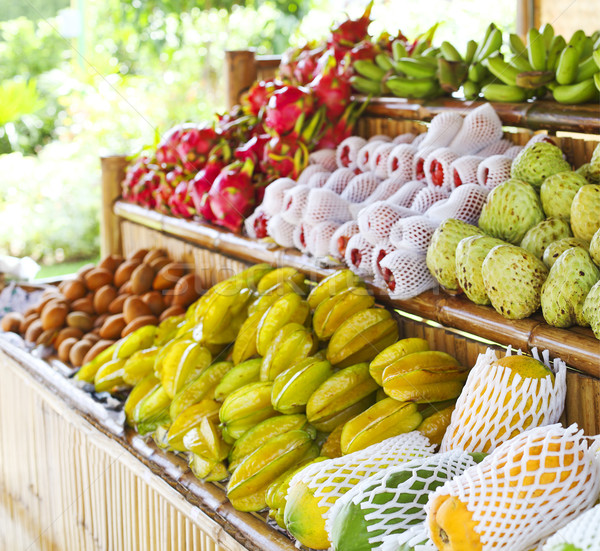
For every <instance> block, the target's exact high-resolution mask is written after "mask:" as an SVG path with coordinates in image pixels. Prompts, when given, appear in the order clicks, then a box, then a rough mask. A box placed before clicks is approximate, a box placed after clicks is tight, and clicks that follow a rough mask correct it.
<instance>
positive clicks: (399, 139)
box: [392, 132, 416, 145]
mask: <svg viewBox="0 0 600 551" xmlns="http://www.w3.org/2000/svg"><path fill="white" fill-rule="evenodd" d="M415 137H416V136H415V135H414V134H413V133H412V132H406V133H404V134H399V135H398V136H396V137H395V138H394V139H393V140H392V143H393V144H394V145H398V144H401V143H412V142H413V141H414V139H415Z"/></svg>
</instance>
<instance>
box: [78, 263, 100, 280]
mask: <svg viewBox="0 0 600 551" xmlns="http://www.w3.org/2000/svg"><path fill="white" fill-rule="evenodd" d="M95 267H96V265H95V264H86V265H85V266H82V267H81V268H79V270H77V273H76V274H75V275H76V276H77V277H78V278H79V279H82V280H84V279H85V276H86V274H88V273H89V272H91V271H92V270H93V269H94V268H95Z"/></svg>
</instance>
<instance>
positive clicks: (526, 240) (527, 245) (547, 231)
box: [520, 218, 573, 260]
mask: <svg viewBox="0 0 600 551" xmlns="http://www.w3.org/2000/svg"><path fill="white" fill-rule="evenodd" d="M565 237H573V234H572V233H571V228H570V227H569V224H568V223H567V222H565V221H564V220H562V219H560V218H547V219H546V220H542V221H541V222H540V223H539V224H536V225H535V226H533V228H531V229H530V230H529V231H528V232H527V233H526V234H525V237H523V239H522V241H521V244H520V247H521V248H522V249H525V250H526V251H529V252H530V253H531V254H533V255H535V256H537V257H538V258H539V259H540V260H541V259H542V257H543V256H544V251H545V250H546V247H548V245H550V244H551V243H554V242H555V241H558V240H559V239H563V238H565Z"/></svg>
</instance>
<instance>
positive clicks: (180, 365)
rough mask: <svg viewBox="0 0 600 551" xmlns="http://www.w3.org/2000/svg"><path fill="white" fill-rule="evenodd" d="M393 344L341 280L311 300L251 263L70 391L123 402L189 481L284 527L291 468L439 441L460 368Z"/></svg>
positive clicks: (132, 420)
mask: <svg viewBox="0 0 600 551" xmlns="http://www.w3.org/2000/svg"><path fill="white" fill-rule="evenodd" d="M398 338H399V335H398V327H397V323H396V321H395V319H394V318H393V317H392V315H391V313H390V312H389V311H387V310H385V309H383V308H380V307H378V306H376V305H375V300H374V298H373V296H372V295H370V294H369V292H368V291H367V289H366V288H365V285H364V282H363V281H361V280H360V278H359V277H358V276H356V275H355V274H354V273H352V272H351V271H350V270H341V271H337V272H334V273H333V274H332V275H330V276H329V277H327V278H325V279H324V280H323V281H321V283H319V284H318V285H316V286H314V287H313V288H312V290H311V291H310V293H309V285H308V284H307V282H306V280H305V276H304V275H303V274H302V273H301V272H298V271H297V270H296V269H294V268H289V267H285V268H279V269H272V268H271V267H269V266H267V265H264V264H261V265H257V266H253V267H252V268H249V269H248V270H246V271H244V272H242V273H241V274H238V275H236V276H234V277H232V278H230V279H228V280H226V281H223V282H221V283H218V284H217V285H215V286H214V287H212V288H211V289H210V290H209V291H208V292H207V293H206V294H205V295H204V296H203V297H201V298H200V299H199V300H198V301H196V302H195V303H194V304H192V305H191V306H190V307H189V308H188V310H187V312H186V314H185V315H182V316H178V317H172V318H168V319H167V320H165V321H164V322H162V323H161V324H160V325H159V326H158V327H154V326H146V327H143V328H141V329H139V330H138V331H136V332H135V333H132V334H131V335H130V336H128V337H127V338H125V339H122V340H121V341H119V342H118V343H116V344H115V345H114V346H113V347H111V348H109V349H107V350H106V351H104V352H103V353H101V354H100V355H99V356H98V357H97V358H95V359H94V360H93V361H92V362H90V363H88V364H86V365H84V366H83V367H82V368H81V370H80V371H79V373H78V375H77V378H78V379H80V380H82V381H86V382H88V383H93V384H94V385H95V389H96V391H98V392H102V391H108V392H113V393H114V392H117V391H122V390H124V389H131V391H130V393H129V396H128V398H127V400H126V402H125V405H124V411H125V415H126V420H127V423H128V424H129V425H130V426H132V427H134V428H135V429H136V430H137V431H138V432H140V433H141V434H150V435H151V436H152V437H153V439H154V441H155V442H156V444H157V445H158V446H159V447H161V448H163V449H165V450H170V451H173V452H177V453H185V454H187V457H188V460H189V464H190V468H191V469H192V471H193V472H194V474H195V475H196V476H197V477H199V478H202V479H205V480H224V479H226V478H228V477H230V480H229V484H228V497H229V499H230V501H231V502H232V504H233V505H234V507H236V508H238V509H240V510H243V511H257V510H260V509H263V508H264V507H266V506H267V505H268V506H270V507H271V509H272V516H273V517H274V518H275V520H276V521H277V522H279V523H280V524H282V525H283V516H282V515H283V510H284V508H285V484H286V481H288V482H289V479H290V478H291V475H292V474H293V472H295V471H296V470H297V469H298V468H299V467H300V466H302V465H306V464H307V463H309V462H312V461H314V460H316V459H317V458H319V457H322V456H329V457H339V456H340V455H342V454H347V453H351V452H354V451H357V450H360V449H363V448H365V447H367V446H370V445H371V444H374V443H377V442H380V441H382V440H384V439H386V438H389V437H391V436H395V435H397V434H401V433H404V432H410V431H412V430H420V431H422V432H423V433H424V434H425V435H426V436H428V438H430V440H431V441H432V442H440V441H441V438H442V436H443V433H444V431H445V429H446V427H447V426H448V423H449V421H450V415H451V413H452V411H453V409H454V402H455V398H456V396H457V395H458V393H459V392H460V389H461V388H462V384H463V383H464V380H465V378H466V369H465V368H464V367H462V366H460V365H459V363H458V362H457V361H456V360H455V359H454V358H452V357H451V356H448V355H447V354H444V353H442V352H435V351H430V350H429V347H428V345H427V342H426V341H424V340H423V339H404V340H400V341H399V340H398Z"/></svg>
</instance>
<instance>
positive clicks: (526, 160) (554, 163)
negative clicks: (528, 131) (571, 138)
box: [510, 142, 571, 189]
mask: <svg viewBox="0 0 600 551" xmlns="http://www.w3.org/2000/svg"><path fill="white" fill-rule="evenodd" d="M566 170H571V165H569V163H568V162H567V161H565V160H564V159H563V156H562V151H561V150H560V149H559V148H558V147H556V146H555V145H552V144H551V143H548V142H537V143H534V144H533V145H531V146H529V147H526V148H525V149H523V150H522V151H521V152H520V153H519V154H518V155H517V157H516V158H515V160H514V161H513V164H512V167H511V171H510V173H511V176H512V177H513V178H518V179H519V180H523V181H524V182H527V183H528V184H531V185H532V186H534V187H535V188H538V189H539V188H540V186H541V185H542V183H543V182H544V180H545V179H546V178H548V176H552V175H553V174H556V173H558V172H564V171H566Z"/></svg>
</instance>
